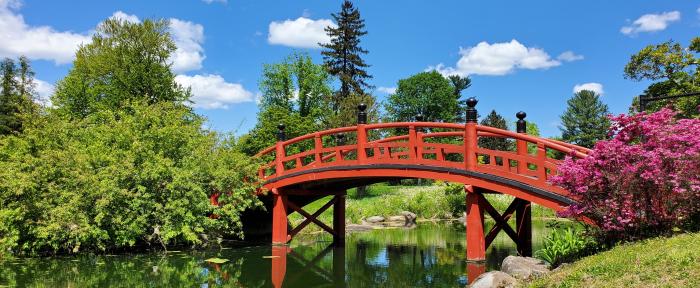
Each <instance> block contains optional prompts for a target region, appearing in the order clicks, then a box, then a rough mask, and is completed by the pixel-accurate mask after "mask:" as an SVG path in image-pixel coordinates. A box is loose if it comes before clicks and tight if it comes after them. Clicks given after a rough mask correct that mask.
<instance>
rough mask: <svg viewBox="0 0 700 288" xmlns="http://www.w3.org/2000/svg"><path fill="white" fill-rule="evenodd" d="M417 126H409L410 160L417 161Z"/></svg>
mask: <svg viewBox="0 0 700 288" xmlns="http://www.w3.org/2000/svg"><path fill="white" fill-rule="evenodd" d="M416 146H418V144H417V142H416V126H414V125H411V126H408V158H409V159H412V160H413V161H416V159H417V157H416Z"/></svg>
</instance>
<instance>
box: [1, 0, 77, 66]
mask: <svg viewBox="0 0 700 288" xmlns="http://www.w3.org/2000/svg"><path fill="white" fill-rule="evenodd" d="M20 6H21V5H20V2H19V1H13V0H0V57H18V56H20V55H25V56H27V57H28V58H29V59H33V60H36V59H42V60H48V61H53V62H54V63H56V64H64V63H69V62H71V61H72V60H73V58H74V57H75V50H76V49H77V47H78V45H80V44H83V43H88V42H89V41H90V36H89V35H87V34H80V33H74V32H70V31H56V30H54V29H53V28H51V27H49V26H30V25H28V24H27V23H26V22H24V17H23V16H22V15H21V14H18V13H17V10H19V8H20Z"/></svg>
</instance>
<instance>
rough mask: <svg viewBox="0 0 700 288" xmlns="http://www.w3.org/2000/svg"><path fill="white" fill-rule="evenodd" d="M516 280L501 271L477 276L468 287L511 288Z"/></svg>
mask: <svg viewBox="0 0 700 288" xmlns="http://www.w3.org/2000/svg"><path fill="white" fill-rule="evenodd" d="M517 283H518V280H517V279H515V278H513V276H510V275H508V274H506V273H503V272H501V271H491V272H487V273H484V274H481V275H479V277H477V278H476V279H474V281H473V282H472V283H471V285H469V287H470V288H513V287H516V285H517Z"/></svg>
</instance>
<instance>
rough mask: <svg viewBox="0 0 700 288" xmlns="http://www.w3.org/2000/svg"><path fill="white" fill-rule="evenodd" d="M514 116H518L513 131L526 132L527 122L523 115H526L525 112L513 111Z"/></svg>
mask: <svg viewBox="0 0 700 288" xmlns="http://www.w3.org/2000/svg"><path fill="white" fill-rule="evenodd" d="M515 117H518V122H517V125H516V128H515V131H516V132H518V133H527V122H525V117H527V113H525V112H523V111H520V112H518V113H515Z"/></svg>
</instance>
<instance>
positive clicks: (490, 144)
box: [479, 110, 513, 151]
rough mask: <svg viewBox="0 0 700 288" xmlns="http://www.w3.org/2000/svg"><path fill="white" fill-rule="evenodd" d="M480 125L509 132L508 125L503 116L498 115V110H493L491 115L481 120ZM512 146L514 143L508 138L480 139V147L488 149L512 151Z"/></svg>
mask: <svg viewBox="0 0 700 288" xmlns="http://www.w3.org/2000/svg"><path fill="white" fill-rule="evenodd" d="M479 124H481V125H482V126H489V127H493V128H499V129H503V130H508V123H507V122H506V119H505V118H503V116H501V115H500V114H498V113H496V110H491V113H489V115H487V116H486V118H484V119H483V120H481V122H480V123H479ZM512 146H513V145H512V143H511V142H510V141H509V140H508V139H506V138H498V137H481V138H479V147H482V148H486V149H491V150H500V151H508V150H511V148H512Z"/></svg>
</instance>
